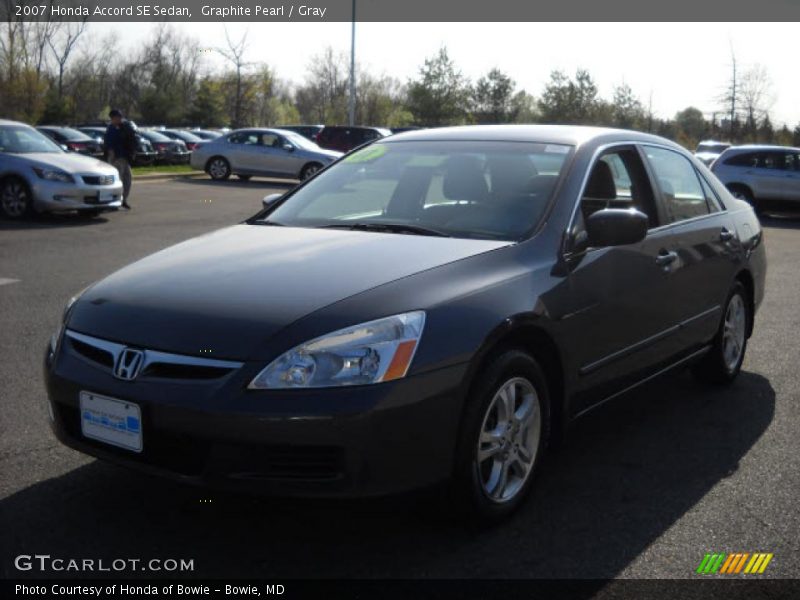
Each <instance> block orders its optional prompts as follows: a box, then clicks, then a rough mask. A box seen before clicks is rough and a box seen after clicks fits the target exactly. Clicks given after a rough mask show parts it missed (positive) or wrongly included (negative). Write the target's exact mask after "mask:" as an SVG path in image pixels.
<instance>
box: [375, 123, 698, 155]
mask: <svg viewBox="0 0 800 600" xmlns="http://www.w3.org/2000/svg"><path fill="white" fill-rule="evenodd" d="M406 141H494V142H501V141H505V142H544V143H552V144H569V145H572V146H580V145H583V144H588V143H592V142H594V143H597V144H600V143H613V142H651V143H655V144H661V145H666V146H670V147H673V148H680V149H683V148H682V147H681V146H678V145H677V144H675V143H674V142H672V141H670V140H668V139H666V138H662V137H659V136H657V135H652V134H649V133H641V132H639V131H632V130H628V129H611V128H606V127H589V126H583V125H467V126H460V127H438V128H431V129H418V130H414V131H405V132H403V133H397V134H395V135H393V136H391V137H390V138H386V139H385V140H381V143H385V144H392V143H397V142H406Z"/></svg>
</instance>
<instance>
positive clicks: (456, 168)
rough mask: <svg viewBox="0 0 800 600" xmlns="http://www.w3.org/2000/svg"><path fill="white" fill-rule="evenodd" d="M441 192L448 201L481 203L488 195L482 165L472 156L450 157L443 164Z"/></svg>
mask: <svg viewBox="0 0 800 600" xmlns="http://www.w3.org/2000/svg"><path fill="white" fill-rule="evenodd" d="M442 192H443V193H444V197H445V198H447V199H448V200H473V201H482V200H485V199H486V197H487V196H488V195H489V186H487V185H486V178H484V176H483V165H482V164H481V161H480V160H478V159H477V158H476V157H474V156H463V155H462V156H451V157H450V158H448V159H447V162H446V163H445V173H444V181H443V183H442Z"/></svg>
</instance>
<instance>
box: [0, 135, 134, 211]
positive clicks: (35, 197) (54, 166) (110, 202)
mask: <svg viewBox="0 0 800 600" xmlns="http://www.w3.org/2000/svg"><path fill="white" fill-rule="evenodd" d="M121 204H122V182H121V181H120V179H119V173H117V170H116V169H115V168H114V167H112V166H111V165H109V164H107V163H104V162H102V161H99V160H97V159H95V158H90V157H88V156H83V155H81V154H76V153H72V152H65V151H64V150H62V149H61V147H60V146H59V145H58V144H56V143H55V142H53V141H52V140H50V138H48V137H47V136H45V135H43V134H42V133H40V132H38V131H36V129H34V128H33V127H30V126H28V125H26V124H24V123H18V122H16V121H6V120H3V119H0V212H2V213H3V215H4V216H6V217H8V218H11V219H18V218H20V217H23V216H25V215H30V214H33V213H36V212H71V211H79V212H81V213H83V214H88V215H94V214H99V213H101V212H103V211H108V210H116V209H118V208H119V206H120V205H121Z"/></svg>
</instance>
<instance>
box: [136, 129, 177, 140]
mask: <svg viewBox="0 0 800 600" xmlns="http://www.w3.org/2000/svg"><path fill="white" fill-rule="evenodd" d="M140 133H141V134H142V135H143V136H144V137H146V138H147V139H148V140H150V141H151V142H171V141H173V140H172V139H171V138H168V137H167V136H165V135H164V134H163V133H158V132H156V131H142V132H140Z"/></svg>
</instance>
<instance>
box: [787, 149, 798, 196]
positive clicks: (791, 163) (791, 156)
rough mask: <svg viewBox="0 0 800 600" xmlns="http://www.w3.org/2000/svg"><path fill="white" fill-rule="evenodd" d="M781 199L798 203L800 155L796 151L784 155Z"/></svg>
mask: <svg viewBox="0 0 800 600" xmlns="http://www.w3.org/2000/svg"><path fill="white" fill-rule="evenodd" d="M783 198H784V200H790V201H792V202H800V153H799V152H797V151H796V150H791V151H787V152H786V155H785V172H784V177H783Z"/></svg>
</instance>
